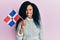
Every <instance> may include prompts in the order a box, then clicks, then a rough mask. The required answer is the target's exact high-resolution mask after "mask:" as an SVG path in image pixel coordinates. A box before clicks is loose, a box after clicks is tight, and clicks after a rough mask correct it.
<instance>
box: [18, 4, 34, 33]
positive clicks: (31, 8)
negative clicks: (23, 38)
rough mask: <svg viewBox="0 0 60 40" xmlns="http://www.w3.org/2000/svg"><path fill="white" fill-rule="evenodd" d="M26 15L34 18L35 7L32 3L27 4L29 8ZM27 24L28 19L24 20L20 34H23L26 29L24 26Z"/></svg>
mask: <svg viewBox="0 0 60 40" xmlns="http://www.w3.org/2000/svg"><path fill="white" fill-rule="evenodd" d="M26 15H27V17H28V18H29V19H32V15H33V7H32V6H31V5H28V6H27V10H26ZM26 24H27V22H26V20H23V21H22V22H21V29H20V31H19V34H22V33H23V30H24V26H25V25H26Z"/></svg>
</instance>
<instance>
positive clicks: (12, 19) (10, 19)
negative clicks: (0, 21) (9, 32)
mask: <svg viewBox="0 0 60 40" xmlns="http://www.w3.org/2000/svg"><path fill="white" fill-rule="evenodd" d="M19 19H20V16H19V15H18V14H17V13H16V12H15V10H12V11H11V12H10V13H9V14H8V15H7V16H6V17H5V18H4V22H5V23H7V24H8V25H9V26H10V27H12V26H13V25H14V24H15V23H16V22H17V21H18V20H19Z"/></svg>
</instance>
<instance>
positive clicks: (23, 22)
mask: <svg viewBox="0 0 60 40" xmlns="http://www.w3.org/2000/svg"><path fill="white" fill-rule="evenodd" d="M25 25H26V20H23V21H22V22H21V29H20V31H19V34H22V33H23V30H24V27H25Z"/></svg>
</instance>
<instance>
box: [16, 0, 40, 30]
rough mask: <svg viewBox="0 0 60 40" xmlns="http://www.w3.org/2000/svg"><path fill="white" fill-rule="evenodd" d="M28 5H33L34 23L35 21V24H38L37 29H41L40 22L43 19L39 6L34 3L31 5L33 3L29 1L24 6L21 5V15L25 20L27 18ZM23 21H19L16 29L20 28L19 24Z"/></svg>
mask: <svg viewBox="0 0 60 40" xmlns="http://www.w3.org/2000/svg"><path fill="white" fill-rule="evenodd" d="M28 5H31V6H32V7H33V16H32V17H33V21H34V23H35V24H36V26H37V27H40V22H39V21H40V20H41V18H40V13H39V10H38V8H37V6H36V5H35V4H34V3H31V2H29V1H25V2H24V3H23V4H22V5H21V7H20V9H19V15H20V16H21V17H22V18H23V19H25V18H26V17H27V16H26V9H27V6H28ZM21 21H22V19H19V20H18V21H17V23H16V29H17V27H18V24H19V22H21Z"/></svg>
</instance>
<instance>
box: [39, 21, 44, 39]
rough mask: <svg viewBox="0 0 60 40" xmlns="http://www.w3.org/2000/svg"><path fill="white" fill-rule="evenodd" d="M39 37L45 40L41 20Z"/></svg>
mask: <svg viewBox="0 0 60 40" xmlns="http://www.w3.org/2000/svg"><path fill="white" fill-rule="evenodd" d="M39 39H40V40H43V26H42V23H41V22H40V28H39Z"/></svg>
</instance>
